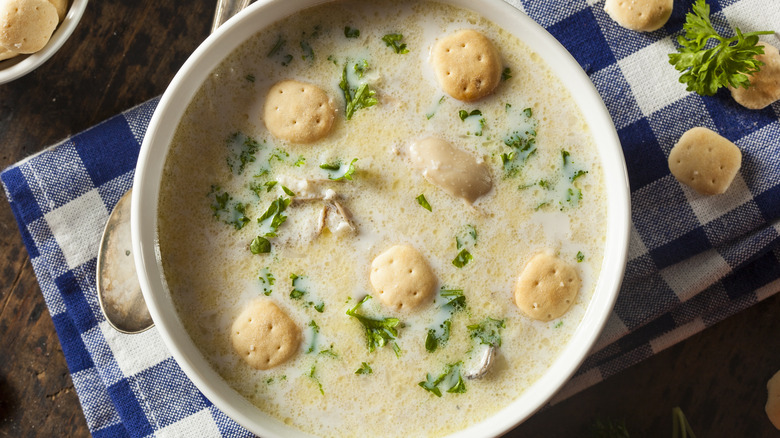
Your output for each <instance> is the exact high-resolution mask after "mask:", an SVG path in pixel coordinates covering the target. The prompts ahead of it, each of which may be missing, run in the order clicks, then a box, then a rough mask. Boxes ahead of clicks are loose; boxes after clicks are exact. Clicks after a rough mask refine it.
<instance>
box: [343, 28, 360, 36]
mask: <svg viewBox="0 0 780 438" xmlns="http://www.w3.org/2000/svg"><path fill="white" fill-rule="evenodd" d="M344 36H345V37H347V38H358V37H360V31H359V30H358V29H353V28H351V27H349V26H346V27H344Z"/></svg>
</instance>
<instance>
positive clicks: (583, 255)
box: [577, 251, 585, 263]
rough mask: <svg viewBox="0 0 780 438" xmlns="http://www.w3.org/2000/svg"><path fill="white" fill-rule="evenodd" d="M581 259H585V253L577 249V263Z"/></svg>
mask: <svg viewBox="0 0 780 438" xmlns="http://www.w3.org/2000/svg"><path fill="white" fill-rule="evenodd" d="M583 260H585V254H583V253H582V251H577V263H581V262H582V261H583Z"/></svg>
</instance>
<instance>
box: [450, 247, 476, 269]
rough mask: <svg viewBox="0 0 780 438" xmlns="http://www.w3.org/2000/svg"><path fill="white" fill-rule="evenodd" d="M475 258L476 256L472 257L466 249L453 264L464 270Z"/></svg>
mask: <svg viewBox="0 0 780 438" xmlns="http://www.w3.org/2000/svg"><path fill="white" fill-rule="evenodd" d="M473 258H474V256H472V255H471V253H470V252H469V251H468V250H467V249H464V250H461V251H460V252H459V253H458V255H457V256H456V257H455V259H453V260H452V264H453V265H455V267H456V268H462V267H464V266H466V265H467V264H468V263H469V262H470V261H471V260H472V259H473Z"/></svg>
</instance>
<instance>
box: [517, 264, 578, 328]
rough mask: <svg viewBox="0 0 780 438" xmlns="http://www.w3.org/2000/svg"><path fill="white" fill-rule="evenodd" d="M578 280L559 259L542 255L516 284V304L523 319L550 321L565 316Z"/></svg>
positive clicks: (525, 270)
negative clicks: (526, 316)
mask: <svg viewBox="0 0 780 438" xmlns="http://www.w3.org/2000/svg"><path fill="white" fill-rule="evenodd" d="M581 283H582V281H581V280H580V276H579V275H578V274H577V271H576V270H575V269H574V267H573V266H572V265H570V264H569V263H566V262H565V261H563V260H561V259H560V258H559V257H556V256H553V255H550V254H546V253H541V254H537V255H535V256H533V257H532V258H531V260H530V261H529V262H528V263H527V264H526V265H525V268H524V269H523V272H522V273H521V274H520V277H519V278H518V279H517V283H516V284H515V304H517V307H519V308H520V310H522V311H523V313H525V314H526V315H528V316H529V317H531V318H533V319H537V320H539V321H550V320H552V319H555V318H558V317H560V316H562V315H563V314H564V313H566V312H567V311H568V310H569V308H570V307H571V306H572V304H574V299H575V298H576V297H577V292H578V291H579V290H580V284H581Z"/></svg>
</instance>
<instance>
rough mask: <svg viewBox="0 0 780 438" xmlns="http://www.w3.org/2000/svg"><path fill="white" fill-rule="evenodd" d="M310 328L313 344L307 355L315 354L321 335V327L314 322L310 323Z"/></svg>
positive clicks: (310, 345) (307, 350)
mask: <svg viewBox="0 0 780 438" xmlns="http://www.w3.org/2000/svg"><path fill="white" fill-rule="evenodd" d="M309 328H311V344H309V348H308V349H306V354H309V353H313V352H314V350H316V349H317V338H318V337H319V334H320V326H318V325H317V323H316V322H315V321H314V320H311V321H309Z"/></svg>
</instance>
